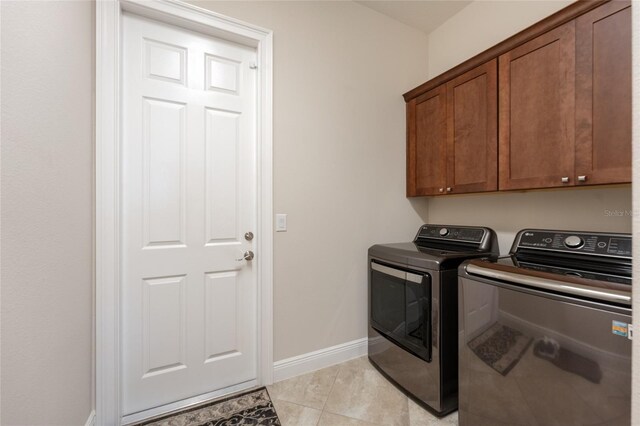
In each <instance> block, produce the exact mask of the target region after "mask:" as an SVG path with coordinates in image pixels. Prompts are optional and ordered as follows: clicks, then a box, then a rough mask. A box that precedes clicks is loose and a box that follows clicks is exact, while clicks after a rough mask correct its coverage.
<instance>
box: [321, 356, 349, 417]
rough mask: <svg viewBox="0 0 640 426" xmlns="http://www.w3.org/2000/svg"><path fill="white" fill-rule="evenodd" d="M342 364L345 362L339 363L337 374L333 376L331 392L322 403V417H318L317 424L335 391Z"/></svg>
mask: <svg viewBox="0 0 640 426" xmlns="http://www.w3.org/2000/svg"><path fill="white" fill-rule="evenodd" d="M342 364H344V363H340V364H338V371H336V375H335V377H334V378H333V382H331V387H330V388H329V392H328V393H327V397H326V398H325V400H324V402H323V403H322V408H321V409H320V417H318V421H317V422H316V426H317V425H318V424H319V423H320V419H321V418H322V415H323V414H324V407H326V406H327V401H328V400H329V397H330V396H331V392H332V391H333V386H334V385H335V384H336V380H338V374H340V370H342Z"/></svg>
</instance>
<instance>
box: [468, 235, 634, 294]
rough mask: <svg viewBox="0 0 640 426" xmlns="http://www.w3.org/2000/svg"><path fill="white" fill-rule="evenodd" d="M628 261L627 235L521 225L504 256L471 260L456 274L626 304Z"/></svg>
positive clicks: (628, 286)
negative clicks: (523, 227) (523, 226)
mask: <svg viewBox="0 0 640 426" xmlns="http://www.w3.org/2000/svg"><path fill="white" fill-rule="evenodd" d="M631 259H632V253H631V235H630V234H616V233H603V232H580V231H577V232H576V231H555V230H545V229H524V230H522V231H520V232H519V233H518V235H517V236H516V238H515V240H514V243H513V246H512V247H511V251H510V253H509V256H506V257H501V258H498V259H492V260H484V261H471V262H468V263H465V264H464V265H462V267H461V271H460V272H461V273H467V274H469V275H475V276H478V277H483V278H486V279H494V280H499V281H503V282H505V283H509V284H514V285H519V286H524V287H535V288H538V289H544V290H546V291H551V292H554V293H560V294H568V295H572V296H576V297H579V298H583V299H591V300H597V301H601V302H608V303H614V304H619V305H625V306H629V305H630V304H631Z"/></svg>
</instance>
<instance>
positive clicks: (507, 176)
mask: <svg viewBox="0 0 640 426" xmlns="http://www.w3.org/2000/svg"><path fill="white" fill-rule="evenodd" d="M404 98H405V100H406V101H407V196H419V195H441V194H448V193H454V194H456V193H465V192H482V191H495V190H518V189H535V188H553V187H563V186H582V185H599V184H612V183H628V182H631V2H630V1H629V0H610V1H609V0H593V1H579V2H575V3H573V4H571V5H569V6H568V7H566V8H565V9H563V10H561V11H559V12H558V13H556V14H554V15H551V16H550V17H548V18H546V19H544V20H542V21H540V22H538V23H537V24H535V25H533V26H531V27H530V28H527V29H526V30H524V31H522V32H520V33H518V34H516V35H515V36H513V37H511V38H509V39H507V40H505V41H504V42H502V43H500V44H498V45H496V46H494V47H492V48H490V49H488V50H487V51H485V52H483V53H481V54H479V55H477V56H475V57H473V58H471V59H469V60H468V61H466V62H464V63H462V64H460V65H458V66H457V67H455V68H453V69H451V70H449V71H447V72H445V73H444V74H442V75H440V76H438V77H436V78H434V79H432V80H430V81H428V82H426V83H424V84H423V85H421V86H419V87H416V88H415V89H413V90H411V91H409V92H407V93H405V94H404Z"/></svg>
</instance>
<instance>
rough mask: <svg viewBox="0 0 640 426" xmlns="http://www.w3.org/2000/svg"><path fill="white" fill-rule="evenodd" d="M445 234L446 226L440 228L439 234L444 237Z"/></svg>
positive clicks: (446, 231) (446, 233)
mask: <svg viewBox="0 0 640 426" xmlns="http://www.w3.org/2000/svg"><path fill="white" fill-rule="evenodd" d="M447 235H449V230H448V229H447V228H440V236H441V237H446V236H447Z"/></svg>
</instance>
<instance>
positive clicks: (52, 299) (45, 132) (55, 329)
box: [0, 1, 94, 425]
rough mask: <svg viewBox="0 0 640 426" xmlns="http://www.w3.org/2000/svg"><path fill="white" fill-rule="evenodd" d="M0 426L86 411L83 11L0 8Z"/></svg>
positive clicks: (87, 37) (69, 417) (83, 416)
mask: <svg viewBox="0 0 640 426" xmlns="http://www.w3.org/2000/svg"><path fill="white" fill-rule="evenodd" d="M0 3H1V6H0V7H1V15H2V21H1V26H2V117H1V119H2V146H1V157H2V173H1V179H2V186H1V195H2V197H1V203H2V211H1V214H2V243H1V250H2V273H1V280H2V290H1V299H2V304H1V311H2V315H1V319H0V321H1V323H2V328H1V333H2V352H1V358H2V366H1V367H2V380H1V384H0V386H1V388H0V392H1V396H2V403H1V411H2V417H1V419H0V422H1V423H2V424H3V425H17V424H29V425H83V424H84V423H85V422H86V420H87V418H88V417H89V413H90V412H91V408H92V401H91V400H92V371H91V359H92V320H93V319H92V318H93V314H92V297H93V296H92V287H93V285H92V246H93V243H92V176H93V172H92V158H93V157H92V156H93V151H92V146H93V130H92V114H93V113H92V108H93V102H92V90H93V83H92V75H93V69H92V58H93V27H92V23H93V20H94V11H93V5H92V4H91V3H90V2H9V1H2V2H0Z"/></svg>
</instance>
